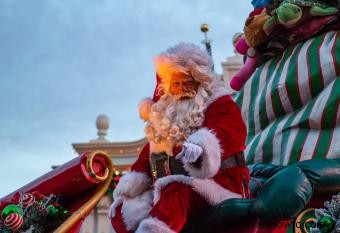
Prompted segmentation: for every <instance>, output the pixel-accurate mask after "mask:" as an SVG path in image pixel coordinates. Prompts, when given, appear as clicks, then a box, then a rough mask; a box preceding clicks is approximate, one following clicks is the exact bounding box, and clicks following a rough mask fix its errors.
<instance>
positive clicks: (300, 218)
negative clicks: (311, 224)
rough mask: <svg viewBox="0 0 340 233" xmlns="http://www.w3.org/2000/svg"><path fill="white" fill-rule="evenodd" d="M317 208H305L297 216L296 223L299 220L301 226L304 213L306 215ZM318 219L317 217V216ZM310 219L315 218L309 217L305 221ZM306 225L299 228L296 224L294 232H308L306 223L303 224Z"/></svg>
mask: <svg viewBox="0 0 340 233" xmlns="http://www.w3.org/2000/svg"><path fill="white" fill-rule="evenodd" d="M314 210H315V208H308V209H305V210H304V211H302V212H301V213H300V214H299V215H298V216H297V217H296V220H295V221H294V223H296V222H299V223H300V226H301V220H302V217H303V215H305V214H306V213H308V212H311V211H314ZM315 219H316V218H315ZM307 220H308V221H310V220H313V218H308V219H306V221H305V222H307ZM303 225H304V227H303V228H297V227H296V226H295V225H294V232H295V233H306V232H307V229H306V228H305V224H303ZM301 229H303V230H304V231H302V230H301Z"/></svg>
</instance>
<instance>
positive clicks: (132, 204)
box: [122, 191, 152, 231]
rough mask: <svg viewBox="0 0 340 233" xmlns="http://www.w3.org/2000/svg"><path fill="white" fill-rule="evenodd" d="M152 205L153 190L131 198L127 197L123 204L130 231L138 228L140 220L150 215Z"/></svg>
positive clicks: (123, 212) (124, 218)
mask: <svg viewBox="0 0 340 233" xmlns="http://www.w3.org/2000/svg"><path fill="white" fill-rule="evenodd" d="M151 207H152V191H146V192H144V193H143V194H141V195H139V196H137V197H135V198H130V199H125V201H124V203H123V206H122V215H123V220H124V223H125V226H126V229H127V230H128V231H132V230H136V228H137V226H138V224H139V222H140V221H142V220H143V219H145V218H146V217H148V215H149V213H150V210H151Z"/></svg>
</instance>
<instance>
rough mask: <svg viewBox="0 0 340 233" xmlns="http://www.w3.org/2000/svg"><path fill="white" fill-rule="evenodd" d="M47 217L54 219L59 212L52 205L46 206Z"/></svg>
mask: <svg viewBox="0 0 340 233" xmlns="http://www.w3.org/2000/svg"><path fill="white" fill-rule="evenodd" d="M47 211H48V215H49V216H51V217H55V216H57V215H58V214H59V210H58V209H57V208H56V207H55V206H54V205H49V206H47Z"/></svg>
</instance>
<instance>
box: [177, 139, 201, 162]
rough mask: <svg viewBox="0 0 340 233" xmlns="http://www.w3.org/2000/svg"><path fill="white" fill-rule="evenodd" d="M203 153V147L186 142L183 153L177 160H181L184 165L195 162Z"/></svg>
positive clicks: (180, 153)
mask: <svg viewBox="0 0 340 233" xmlns="http://www.w3.org/2000/svg"><path fill="white" fill-rule="evenodd" d="M202 153H203V149H202V147H201V146H199V145H196V144H193V143H190V142H185V143H183V145H182V151H181V152H179V153H178V154H177V155H176V159H181V160H182V162H183V163H193V162H195V161H196V160H197V159H198V158H199V157H200V156H201V155H202Z"/></svg>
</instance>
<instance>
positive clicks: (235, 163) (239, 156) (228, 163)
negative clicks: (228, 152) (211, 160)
mask: <svg viewBox="0 0 340 233" xmlns="http://www.w3.org/2000/svg"><path fill="white" fill-rule="evenodd" d="M245 165H246V160H245V158H244V154H243V152H242V151H241V152H238V153H236V154H234V155H233V156H231V157H229V158H226V159H224V160H223V161H222V162H221V169H226V168H232V167H243V166H245Z"/></svg>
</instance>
